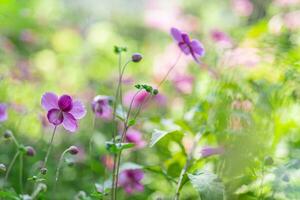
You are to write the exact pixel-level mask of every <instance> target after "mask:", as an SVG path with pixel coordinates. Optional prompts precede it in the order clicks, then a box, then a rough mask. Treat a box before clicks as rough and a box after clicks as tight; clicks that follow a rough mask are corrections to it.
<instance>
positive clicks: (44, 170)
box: [40, 167, 48, 175]
mask: <svg viewBox="0 0 300 200" xmlns="http://www.w3.org/2000/svg"><path fill="white" fill-rule="evenodd" d="M47 171H48V170H47V168H46V167H43V168H41V170H40V172H41V174H43V175H46V174H47Z"/></svg>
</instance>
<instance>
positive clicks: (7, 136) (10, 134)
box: [3, 130, 12, 139]
mask: <svg viewBox="0 0 300 200" xmlns="http://www.w3.org/2000/svg"><path fill="white" fill-rule="evenodd" d="M3 135H4V138H6V139H9V138H11V137H12V132H11V130H6V131H4V134H3Z"/></svg>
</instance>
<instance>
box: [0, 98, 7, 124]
mask: <svg viewBox="0 0 300 200" xmlns="http://www.w3.org/2000/svg"><path fill="white" fill-rule="evenodd" d="M6 120H7V106H6V105H5V104H3V103H0V122H4V121H6Z"/></svg>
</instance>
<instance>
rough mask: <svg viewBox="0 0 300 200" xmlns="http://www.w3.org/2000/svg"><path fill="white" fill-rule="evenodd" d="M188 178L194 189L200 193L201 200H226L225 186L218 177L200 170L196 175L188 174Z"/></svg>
mask: <svg viewBox="0 0 300 200" xmlns="http://www.w3.org/2000/svg"><path fill="white" fill-rule="evenodd" d="M188 177H189V179H190V181H191V183H192V185H193V186H194V188H195V189H196V190H197V191H198V192H199V194H200V197H201V200H223V199H225V197H224V185H223V184H222V182H221V181H220V179H219V178H218V177H217V175H215V174H213V173H211V172H208V171H205V170H199V171H197V172H196V173H194V174H188Z"/></svg>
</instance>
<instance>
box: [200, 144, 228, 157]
mask: <svg viewBox="0 0 300 200" xmlns="http://www.w3.org/2000/svg"><path fill="white" fill-rule="evenodd" d="M223 153H224V148H223V147H209V146H207V147H203V148H202V149H201V155H202V157H209V156H213V155H220V154H223Z"/></svg>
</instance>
